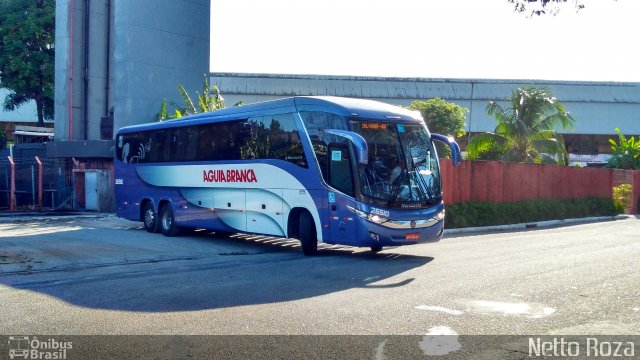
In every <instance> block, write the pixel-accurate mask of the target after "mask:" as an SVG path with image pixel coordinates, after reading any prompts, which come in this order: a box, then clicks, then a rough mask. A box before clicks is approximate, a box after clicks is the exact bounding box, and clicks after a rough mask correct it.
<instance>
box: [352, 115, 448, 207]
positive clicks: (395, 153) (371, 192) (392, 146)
mask: <svg viewBox="0 0 640 360" xmlns="http://www.w3.org/2000/svg"><path fill="white" fill-rule="evenodd" d="M350 125H351V129H352V130H353V131H355V132H357V133H359V134H360V135H362V136H363V137H364V138H365V140H366V141H367V144H368V147H369V161H368V164H366V165H359V166H358V176H359V177H360V186H361V189H360V190H361V194H362V195H363V196H364V197H367V198H369V199H370V200H371V202H372V203H374V204H376V205H378V206H384V207H387V208H397V209H401V208H422V207H428V206H432V205H434V204H436V203H439V202H440V201H441V200H442V191H441V185H440V171H439V164H438V157H437V154H436V151H435V148H434V147H433V144H432V142H431V139H430V135H429V131H428V130H427V127H426V125H424V124H416V123H413V124H394V123H387V122H376V121H351V122H350Z"/></svg>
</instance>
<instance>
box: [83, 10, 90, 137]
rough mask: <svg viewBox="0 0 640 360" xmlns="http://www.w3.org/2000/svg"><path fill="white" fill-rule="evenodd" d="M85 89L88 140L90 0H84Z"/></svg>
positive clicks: (84, 105) (84, 125) (86, 133)
mask: <svg viewBox="0 0 640 360" xmlns="http://www.w3.org/2000/svg"><path fill="white" fill-rule="evenodd" d="M83 32H84V78H83V82H84V86H83V87H84V89H82V90H83V91H82V135H83V139H84V140H88V137H89V136H88V134H89V129H88V125H89V119H88V116H89V109H87V107H88V105H89V0H84V31H83Z"/></svg>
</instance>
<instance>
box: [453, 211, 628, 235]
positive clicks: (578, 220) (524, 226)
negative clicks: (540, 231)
mask: <svg viewBox="0 0 640 360" xmlns="http://www.w3.org/2000/svg"><path fill="white" fill-rule="evenodd" d="M627 218H629V216H627V215H616V216H597V217H587V218H575V219H563V220H546V221H538V222H531V223H519V224H509V225H493V226H483V227H467V228H458V229H445V230H444V235H457V234H467V233H480V232H492V231H509V230H526V229H537V228H548V227H553V226H562V225H569V224H581V223H589V222H599V221H608V220H622V219H627Z"/></svg>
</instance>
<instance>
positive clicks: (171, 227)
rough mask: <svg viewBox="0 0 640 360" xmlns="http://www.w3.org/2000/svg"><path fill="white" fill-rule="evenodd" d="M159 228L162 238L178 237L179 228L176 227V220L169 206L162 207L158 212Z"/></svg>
mask: <svg viewBox="0 0 640 360" xmlns="http://www.w3.org/2000/svg"><path fill="white" fill-rule="evenodd" d="M160 228H161V230H162V234H163V235H164V236H178V235H179V234H180V228H179V227H178V226H176V219H175V216H173V210H172V209H171V205H169V204H167V205H165V206H163V207H162V210H161V212H160Z"/></svg>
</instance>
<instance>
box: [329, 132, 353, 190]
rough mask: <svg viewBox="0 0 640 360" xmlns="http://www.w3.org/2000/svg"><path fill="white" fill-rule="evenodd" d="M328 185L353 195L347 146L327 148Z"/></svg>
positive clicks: (333, 145) (334, 145)
mask: <svg viewBox="0 0 640 360" xmlns="http://www.w3.org/2000/svg"><path fill="white" fill-rule="evenodd" d="M329 185H331V186H333V187H334V188H336V189H338V190H340V191H342V192H343V193H345V194H348V195H351V196H353V195H354V190H353V176H352V173H351V161H350V156H349V148H348V146H344V145H339V144H331V145H330V146H329Z"/></svg>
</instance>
